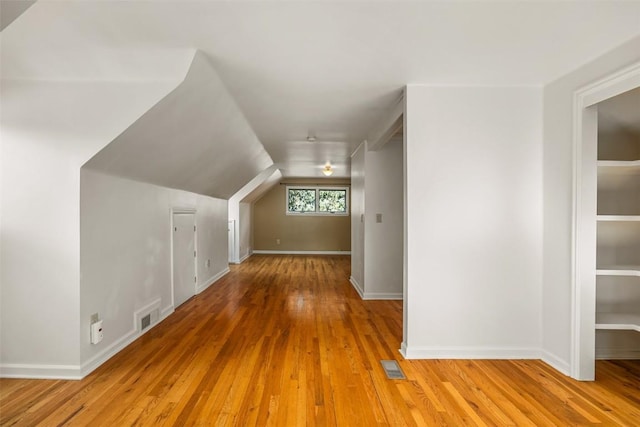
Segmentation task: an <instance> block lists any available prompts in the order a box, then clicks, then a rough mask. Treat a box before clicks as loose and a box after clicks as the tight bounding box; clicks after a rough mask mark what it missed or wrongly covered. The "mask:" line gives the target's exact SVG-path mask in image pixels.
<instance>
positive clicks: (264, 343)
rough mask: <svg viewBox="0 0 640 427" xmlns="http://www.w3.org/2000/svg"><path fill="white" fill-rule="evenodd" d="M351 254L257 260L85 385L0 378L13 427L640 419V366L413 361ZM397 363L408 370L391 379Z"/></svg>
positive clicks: (391, 309) (393, 306)
mask: <svg viewBox="0 0 640 427" xmlns="http://www.w3.org/2000/svg"><path fill="white" fill-rule="evenodd" d="M349 262H350V261H349V258H348V257H338V256H336V257H310V256H309V257H303V256H296V257H290V256H278V257H272V256H257V255H256V256H253V257H251V258H249V259H248V260H247V261H245V262H244V263H243V264H242V265H240V266H232V269H231V273H229V274H228V275H227V276H226V277H224V278H223V279H222V280H220V281H219V282H217V283H216V284H215V285H214V286H211V287H210V288H209V289H207V290H206V291H205V292H203V293H202V294H200V295H198V296H196V297H194V298H193V299H191V300H189V301H188V302H187V303H185V304H184V305H182V306H181V307H179V308H178V310H177V311H176V312H175V313H174V314H173V315H172V316H170V317H169V318H168V319H166V320H165V321H164V322H162V323H161V324H160V325H158V326H156V327H155V328H154V329H152V330H151V331H149V332H148V333H147V334H146V335H144V336H143V337H142V338H141V339H139V340H138V341H136V342H135V343H133V344H132V345H130V346H129V347H127V348H126V349H125V350H123V351H122V352H120V353H119V354H118V355H116V356H115V357H113V358H112V359H111V360H109V361H108V362H107V363H105V364H104V365H102V366H101V367H100V368H99V369H97V370H96V371H95V372H94V373H92V374H91V375H89V376H88V377H87V378H85V379H84V380H82V381H47V380H9V379H3V380H0V409H1V414H0V424H2V425H25V426H32V425H47V426H56V425H77V426H102V425H104V426H128V425H153V426H155V425H178V426H185V425H201V426H205V425H239V426H254V425H257V426H266V425H277V426H303V425H310V426H312V425H318V426H324V425H328V426H332V425H340V426H373V425H391V426H403V425H418V426H429V425H450V426H462V425H496V426H508V425H518V426H565V425H627V426H632V425H635V426H638V425H640V364H639V363H638V362H599V363H598V366H597V376H598V378H597V381H596V382H593V383H581V382H577V381H573V380H571V379H569V378H566V377H564V376H563V375H561V374H559V373H557V372H556V371H554V370H553V369H551V368H550V367H549V366H547V365H545V364H544V363H542V362H539V361H468V360H459V361H452V360H437V361H436V360H433V361H405V360H403V359H402V357H401V356H400V354H399V353H398V350H397V349H398V348H399V346H400V341H401V338H402V304H401V302H399V301H362V300H361V299H360V298H359V297H358V295H357V294H356V293H355V291H354V290H353V289H352V288H351V285H350V284H349V281H348V277H349ZM381 359H396V360H398V361H399V363H400V365H401V367H402V369H403V370H404V372H405V374H406V375H407V377H408V378H407V379H406V380H389V379H387V378H386V377H385V375H384V373H383V370H382V368H381V366H380V360H381Z"/></svg>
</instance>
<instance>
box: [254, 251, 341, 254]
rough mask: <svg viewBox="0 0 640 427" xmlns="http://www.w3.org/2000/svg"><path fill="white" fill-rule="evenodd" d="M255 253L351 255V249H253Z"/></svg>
mask: <svg viewBox="0 0 640 427" xmlns="http://www.w3.org/2000/svg"><path fill="white" fill-rule="evenodd" d="M253 253H254V254H257V255H351V251H271V250H254V251H253Z"/></svg>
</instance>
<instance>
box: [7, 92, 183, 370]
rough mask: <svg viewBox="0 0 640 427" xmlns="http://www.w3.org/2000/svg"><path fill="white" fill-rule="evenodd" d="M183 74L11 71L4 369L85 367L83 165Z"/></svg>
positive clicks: (8, 109)
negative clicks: (160, 78) (166, 78)
mask: <svg viewBox="0 0 640 427" xmlns="http://www.w3.org/2000/svg"><path fill="white" fill-rule="evenodd" d="M177 83H178V82H173V83H171V82H156V83H148V84H142V83H136V84H132V83H115V82H84V83H71V82H37V81H7V80H2V99H1V102H2V116H1V126H0V132H1V135H0V137H1V138H2V153H1V160H0V161H1V162H2V180H1V181H2V197H3V199H2V205H1V206H0V209H1V210H2V236H1V241H0V248H1V249H0V250H1V252H2V268H1V272H0V283H1V287H2V307H1V309H0V312H1V319H2V321H1V325H2V326H1V327H2V331H1V338H2V342H1V345H0V347H1V351H0V361H1V365H0V374H1V375H4V376H12V375H20V376H31V375H33V376H38V377H48V376H55V377H77V376H78V373H79V363H80V343H79V338H78V336H79V330H80V309H79V307H80V287H79V286H80V227H79V220H80V167H81V165H82V164H83V163H84V162H85V161H86V160H87V159H89V158H90V157H91V156H92V155H93V154H95V153H96V152H97V151H98V150H100V149H101V148H102V147H103V146H104V145H105V144H107V143H108V142H109V141H111V140H112V139H113V138H115V136H116V135H118V133H120V132H121V131H122V129H123V128H125V127H126V126H128V125H129V124H130V123H132V122H133V121H135V120H136V119H137V118H138V117H140V115H141V114H143V112H144V111H146V110H147V109H149V108H150V107H151V106H152V105H153V104H154V103H156V102H157V101H158V100H159V99H160V98H162V96H164V95H165V94H166V93H167V92H168V91H170V90H171V89H172V88H173V87H175V85H176V84H177Z"/></svg>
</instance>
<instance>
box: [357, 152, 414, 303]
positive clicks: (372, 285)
mask: <svg viewBox="0 0 640 427" xmlns="http://www.w3.org/2000/svg"><path fill="white" fill-rule="evenodd" d="M402 174H403V166H402V140H391V141H389V142H387V143H386V144H385V145H384V146H383V147H382V148H381V149H379V150H377V151H371V150H367V151H366V152H365V210H366V213H365V224H364V228H365V238H364V258H365V261H364V268H365V272H364V277H365V278H366V280H365V281H364V295H363V297H364V298H365V299H402V259H403V239H404V235H403V233H404V230H403V220H404V207H403V179H402V176H403V175H402ZM377 214H382V222H381V223H378V222H377V218H376V215H377Z"/></svg>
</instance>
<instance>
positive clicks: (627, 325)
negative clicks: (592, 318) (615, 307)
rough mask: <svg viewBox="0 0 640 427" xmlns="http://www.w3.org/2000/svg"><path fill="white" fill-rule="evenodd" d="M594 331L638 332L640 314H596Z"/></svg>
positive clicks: (639, 330) (639, 328) (639, 329)
mask: <svg viewBox="0 0 640 427" xmlns="http://www.w3.org/2000/svg"><path fill="white" fill-rule="evenodd" d="M596 329H604V330H628V331H637V332H640V314H633V313H596Z"/></svg>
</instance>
